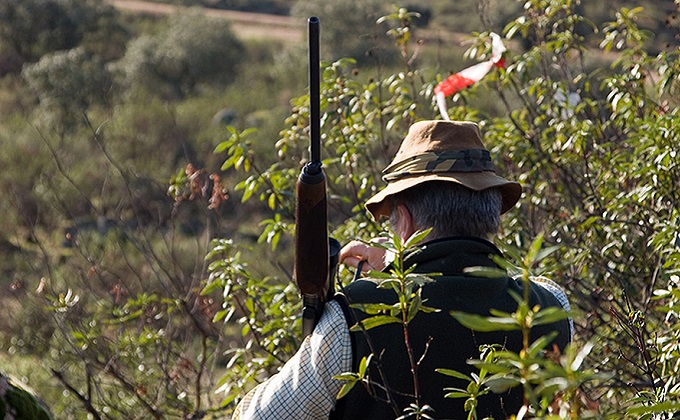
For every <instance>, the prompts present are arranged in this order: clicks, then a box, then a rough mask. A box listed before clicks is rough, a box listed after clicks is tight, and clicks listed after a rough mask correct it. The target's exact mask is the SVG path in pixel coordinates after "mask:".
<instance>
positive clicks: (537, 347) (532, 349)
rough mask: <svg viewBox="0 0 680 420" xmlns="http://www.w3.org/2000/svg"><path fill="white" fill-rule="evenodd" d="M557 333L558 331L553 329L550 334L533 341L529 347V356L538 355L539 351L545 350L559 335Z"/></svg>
mask: <svg viewBox="0 0 680 420" xmlns="http://www.w3.org/2000/svg"><path fill="white" fill-rule="evenodd" d="M557 334H558V333H557V331H553V332H551V333H550V334H546V335H544V336H543V337H541V338H539V339H538V340H536V341H534V342H533V343H531V345H530V346H529V349H528V350H527V353H528V354H529V356H531V357H536V355H537V354H538V352H539V351H541V350H543V349H544V348H545V347H546V346H548V345H549V344H550V343H552V341H553V339H555V337H557Z"/></svg>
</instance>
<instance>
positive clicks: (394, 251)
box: [336, 230, 439, 419]
mask: <svg viewBox="0 0 680 420" xmlns="http://www.w3.org/2000/svg"><path fill="white" fill-rule="evenodd" d="M429 233H430V230H425V231H422V232H415V233H414V234H413V235H411V237H410V238H408V239H407V240H406V241H402V240H401V238H400V237H399V236H398V235H397V234H395V233H394V232H390V234H389V237H388V240H387V241H385V242H382V243H380V244H379V246H380V247H381V248H383V249H385V251H386V252H388V253H390V254H391V255H394V260H393V261H392V263H391V264H390V271H389V273H386V272H370V273H369V278H368V279H369V280H371V279H373V280H377V281H379V283H378V287H379V288H382V289H388V290H389V289H391V290H392V291H394V293H395V295H396V297H397V298H396V302H395V303H394V304H393V305H387V304H370V303H369V304H361V305H352V307H354V308H356V309H358V310H360V311H362V312H364V313H366V314H368V315H370V316H369V317H367V318H366V319H364V320H361V321H359V322H358V323H357V324H356V325H353V326H352V327H351V328H350V331H363V332H366V331H368V330H370V329H373V328H376V327H379V326H381V325H386V324H392V323H397V324H401V326H402V332H403V336H404V343H405V345H406V351H407V353H408V360H409V363H410V367H411V372H414V374H413V403H411V404H410V405H409V406H408V407H403V408H402V407H400V408H402V409H403V411H404V415H403V416H401V417H399V418H409V417H410V416H416V418H418V419H419V418H423V419H430V418H431V417H430V416H429V414H427V413H428V412H429V411H431V410H430V409H429V407H428V406H427V404H423V401H421V398H422V396H421V394H420V387H421V386H425V384H423V385H421V384H420V381H419V380H418V368H419V362H418V360H420V359H422V357H423V355H418V354H414V352H413V345H412V343H411V341H410V339H409V324H410V323H411V321H413V319H414V318H415V317H416V316H417V315H418V313H420V312H425V313H431V312H437V311H439V310H438V309H437V308H431V307H429V306H426V305H425V301H423V298H422V295H421V293H422V286H423V285H425V284H427V283H429V282H431V281H432V279H430V278H429V277H428V276H427V275H423V274H417V273H414V272H413V271H414V269H415V266H413V267H410V268H408V269H407V268H406V267H405V266H404V258H405V256H406V251H407V250H408V249H410V248H412V247H413V246H415V244H418V243H420V242H422V241H423V239H424V238H425V237H426V236H427V235H428V234H429ZM373 357H375V358H377V359H379V358H380V355H376V354H371V355H370V356H369V357H366V358H364V359H362V361H361V363H360V365H359V371H358V372H356V373H353V372H346V373H342V374H341V375H339V376H337V377H336V379H338V380H345V381H346V383H345V384H344V385H343V387H342V389H341V390H340V393H339V395H344V394H347V393H348V392H349V391H350V390H351V389H352V388H353V387H354V386H355V385H356V384H357V383H360V382H363V383H365V384H366V385H369V386H370V385H371V382H370V378H369V377H368V376H367V375H366V372H367V369H368V366H369V365H370V362H371V359H372V358H373ZM377 369H378V370H379V371H380V372H382V364H377ZM380 375H381V376H382V375H383V374H382V373H380ZM386 392H387V394H388V395H389V393H390V392H392V390H390V389H386ZM388 398H389V399H390V400H393V397H388Z"/></svg>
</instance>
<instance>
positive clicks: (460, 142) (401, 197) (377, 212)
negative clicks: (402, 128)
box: [366, 121, 522, 239]
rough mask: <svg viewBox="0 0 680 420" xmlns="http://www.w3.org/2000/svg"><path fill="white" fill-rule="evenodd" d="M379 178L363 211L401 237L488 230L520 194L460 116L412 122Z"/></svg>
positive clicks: (495, 226)
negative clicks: (386, 219) (380, 187)
mask: <svg viewBox="0 0 680 420" xmlns="http://www.w3.org/2000/svg"><path fill="white" fill-rule="evenodd" d="M383 180H384V181H386V182H387V186H386V187H385V188H384V189H383V190H381V191H380V192H378V193H377V194H376V195H374V196H373V197H371V198H370V199H369V200H368V201H367V202H366V208H367V209H368V211H369V212H370V213H371V214H372V215H373V217H374V218H375V219H376V220H377V219H379V218H380V216H387V217H389V218H390V221H391V222H392V226H393V228H394V229H395V231H397V233H399V234H400V235H401V236H408V235H409V232H410V233H412V231H415V230H421V229H427V228H432V232H431V233H430V235H429V236H428V238H429V239H436V238H439V237H445V236H475V237H481V238H486V237H488V236H490V235H493V234H495V233H496V231H497V230H498V226H499V224H500V215H501V214H503V213H505V212H507V211H508V210H510V209H511V208H512V207H513V206H514V205H515V203H517V200H519V197H520V195H521V193H522V189H521V186H520V184H519V183H517V182H513V181H508V180H506V179H504V178H502V177H500V176H498V175H497V174H496V168H495V166H494V165H493V163H492V162H491V156H490V154H489V151H488V150H486V148H485V147H484V144H482V139H481V135H480V132H479V127H478V126H477V124H475V123H471V122H464V121H421V122H418V123H415V124H413V125H412V126H411V128H410V129H409V132H408V134H407V136H406V138H404V141H403V142H402V143H401V146H400V147H399V150H398V151H397V154H396V155H395V157H394V159H393V160H392V163H390V164H389V165H388V166H387V168H385V170H384V171H383ZM405 212H406V213H405ZM407 218H408V219H410V220H408V221H407V222H408V226H406V225H404V221H405V220H406V219H407Z"/></svg>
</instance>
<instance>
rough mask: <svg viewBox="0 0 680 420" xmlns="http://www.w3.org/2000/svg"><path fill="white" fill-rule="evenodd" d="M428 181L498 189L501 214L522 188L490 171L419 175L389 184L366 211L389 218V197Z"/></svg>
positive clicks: (516, 198)
mask: <svg viewBox="0 0 680 420" xmlns="http://www.w3.org/2000/svg"><path fill="white" fill-rule="evenodd" d="M429 181H446V182H455V183H457V184H460V185H462V186H464V187H467V188H470V189H472V190H475V191H482V190H486V189H488V188H499V189H500V191H501V195H502V197H503V204H502V207H501V214H503V213H506V212H507V211H508V210H510V209H511V208H512V207H513V206H514V205H515V204H516V203H517V201H519V198H520V196H521V195H522V186H521V185H520V184H519V183H517V182H514V181H508V180H507V179H505V178H502V177H500V176H498V175H496V174H495V173H493V172H491V171H484V172H456V173H436V174H426V175H422V174H419V175H414V176H410V177H406V178H401V179H398V180H396V181H392V182H390V183H389V184H387V186H386V187H385V188H383V189H382V190H381V191H380V192H378V193H377V194H375V195H374V196H373V197H371V198H369V199H368V201H366V209H367V210H368V211H369V212H370V213H371V215H372V216H373V218H374V219H375V220H378V219H379V218H380V216H387V217H389V215H390V212H391V211H392V209H391V205H390V203H389V200H388V198H389V196H391V195H394V194H397V193H399V192H401V191H404V190H406V189H408V188H412V187H415V186H416V185H419V184H422V183H423V182H429Z"/></svg>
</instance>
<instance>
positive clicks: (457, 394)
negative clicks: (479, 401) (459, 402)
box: [444, 391, 470, 398]
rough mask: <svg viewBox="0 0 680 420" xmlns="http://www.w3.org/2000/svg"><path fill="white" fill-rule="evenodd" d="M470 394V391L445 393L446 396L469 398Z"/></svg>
mask: <svg viewBox="0 0 680 420" xmlns="http://www.w3.org/2000/svg"><path fill="white" fill-rule="evenodd" d="M469 396H470V394H469V393H467V392H464V391H458V392H449V393H448V394H446V395H444V398H468V397H469Z"/></svg>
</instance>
